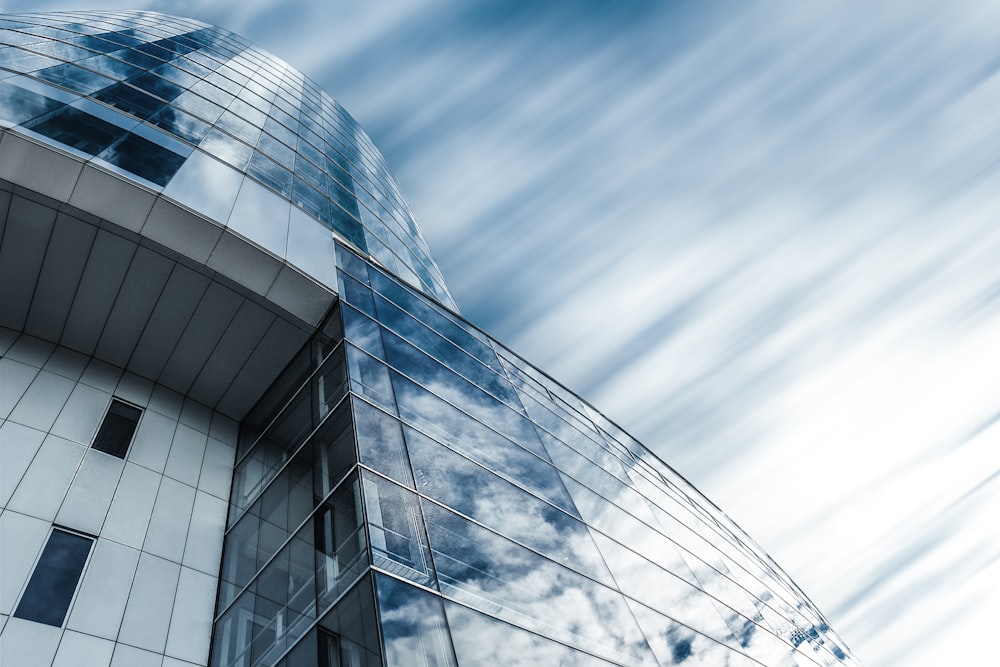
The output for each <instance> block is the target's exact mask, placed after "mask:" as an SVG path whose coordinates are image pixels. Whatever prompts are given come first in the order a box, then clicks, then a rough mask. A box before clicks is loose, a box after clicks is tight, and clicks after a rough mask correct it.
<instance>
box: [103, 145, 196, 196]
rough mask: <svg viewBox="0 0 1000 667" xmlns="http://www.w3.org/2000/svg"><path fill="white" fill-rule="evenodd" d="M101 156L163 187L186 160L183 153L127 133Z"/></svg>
mask: <svg viewBox="0 0 1000 667" xmlns="http://www.w3.org/2000/svg"><path fill="white" fill-rule="evenodd" d="M99 157H100V158H101V159H102V160H106V161H108V162H110V163H111V164H113V165H115V166H118V167H121V168H122V169H124V170H126V171H129V172H132V173H133V174H135V175H136V176H140V177H142V178H144V179H146V180H147V181H150V182H152V183H155V184H157V185H159V186H161V187H162V186H164V185H166V184H167V183H169V182H170V179H171V178H173V177H174V174H176V173H177V170H178V169H180V168H181V165H182V164H184V160H185V157H184V156H183V155H178V154H177V153H174V152H173V151H171V150H168V149H166V148H163V147H162V146H160V145H158V144H155V143H153V142H152V141H149V140H147V139H143V138H142V137H139V136H136V135H134V134H129V135H127V136H126V137H125V139H124V140H122V141H120V142H118V143H117V144H115V145H114V146H112V147H111V148H109V149H108V150H106V151H104V152H103V153H101V155H99Z"/></svg>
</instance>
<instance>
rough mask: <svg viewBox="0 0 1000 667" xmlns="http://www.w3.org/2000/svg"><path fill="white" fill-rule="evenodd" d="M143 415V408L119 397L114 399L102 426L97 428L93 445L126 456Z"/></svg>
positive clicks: (109, 452) (113, 453) (106, 451)
mask: <svg viewBox="0 0 1000 667" xmlns="http://www.w3.org/2000/svg"><path fill="white" fill-rule="evenodd" d="M141 416H142V409H140V408H137V407H135V406H134V405H129V404H128V403H125V402H124V401H120V400H118V399H117V398H115V399H112V401H111V405H110V406H109V407H108V411H107V413H106V414H105V415H104V420H103V421H102V422H101V427H100V428H99V429H98V430H97V435H96V436H95V437H94V443H93V445H92V447H93V448H94V449H96V450H97V451H99V452H104V453H106V454H111V455H112V456H117V457H118V458H120V459H123V458H125V454H126V452H128V447H129V445H130V444H131V443H132V436H133V435H135V429H136V426H138V424H139V418H140V417H141Z"/></svg>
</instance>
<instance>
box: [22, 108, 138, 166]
mask: <svg viewBox="0 0 1000 667" xmlns="http://www.w3.org/2000/svg"><path fill="white" fill-rule="evenodd" d="M31 129H32V130H34V131H35V132H38V133H39V134H44V135H45V136H46V137H49V138H50V139H54V140H56V141H58V142H59V143H62V144H66V145H67V146H72V147H73V148H76V149H79V150H81V151H83V152H84V153H90V154H91V155H97V154H98V153H100V152H101V151H103V150H104V149H105V148H107V147H108V146H110V145H111V144H113V143H114V142H115V141H116V140H117V139H118V138H119V137H121V136H122V135H123V134H125V130H123V129H122V128H120V127H118V126H117V125H112V124H111V123H107V122H105V121H103V120H101V119H100V118H96V117H94V116H91V115H90V114H89V113H86V112H83V111H80V110H79V109H75V108H73V107H66V108H65V109H63V110H62V111H61V112H59V113H58V114H57V115H55V116H53V117H52V118H49V119H47V120H44V121H42V122H40V123H38V124H37V125H34V126H31Z"/></svg>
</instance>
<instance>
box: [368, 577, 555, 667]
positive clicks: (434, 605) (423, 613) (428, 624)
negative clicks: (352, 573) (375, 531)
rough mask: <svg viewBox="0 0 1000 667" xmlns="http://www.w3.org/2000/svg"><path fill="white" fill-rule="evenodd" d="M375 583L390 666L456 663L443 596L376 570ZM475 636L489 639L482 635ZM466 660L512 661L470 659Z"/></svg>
mask: <svg viewBox="0 0 1000 667" xmlns="http://www.w3.org/2000/svg"><path fill="white" fill-rule="evenodd" d="M375 586H376V588H377V589H378V608H379V617H380V618H381V619H382V636H383V638H384V641H385V664H386V665H387V667H411V666H412V667H445V666H446V665H455V666H456V667H457V665H458V663H457V662H456V661H455V654H454V653H453V652H452V648H451V637H450V636H449V632H448V623H447V621H446V620H445V617H444V609H443V608H442V606H441V598H439V597H437V596H436V595H431V594H430V593H426V592H424V591H421V590H419V589H417V588H414V587H413V586H410V585H408V584H405V583H403V582H401V581H398V580H396V579H393V578H392V577H387V576H385V575H384V574H379V573H375ZM475 637H476V638H477V641H488V640H487V639H486V638H485V637H484V636H483V635H479V634H477V635H475ZM464 664H467V665H487V664H494V665H507V664H510V663H509V662H508V661H505V660H502V661H499V662H490V661H472V660H469V661H465V663H464ZM535 664H541V663H535ZM549 664H555V663H549Z"/></svg>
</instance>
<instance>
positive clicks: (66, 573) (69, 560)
mask: <svg viewBox="0 0 1000 667" xmlns="http://www.w3.org/2000/svg"><path fill="white" fill-rule="evenodd" d="M93 543H94V540H93V539H92V538H90V537H84V536H82V535H78V534H76V533H70V532H68V531H65V530H60V529H58V528H56V529H54V530H53V531H52V534H50V535H49V540H48V542H46V543H45V548H44V549H42V555H41V557H40V558H39V559H38V563H37V564H36V565H35V570H34V572H32V573H31V579H29V580H28V586H27V588H25V590H24V595H22V596H21V601H20V602H19V603H18V605H17V609H16V610H15V611H14V616H15V617H17V618H23V619H25V620H28V621H35V622H37V623H45V624H46V625H54V626H56V627H59V626H61V625H62V624H63V621H64V620H65V619H66V612H67V611H68V610H69V605H70V602H71V601H72V600H73V595H74V594H75V593H76V586H77V584H78V583H79V582H80V574H81V573H82V572H83V567H84V565H85V564H86V563H87V557H88V556H89V555H90V547H91V545H93Z"/></svg>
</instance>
